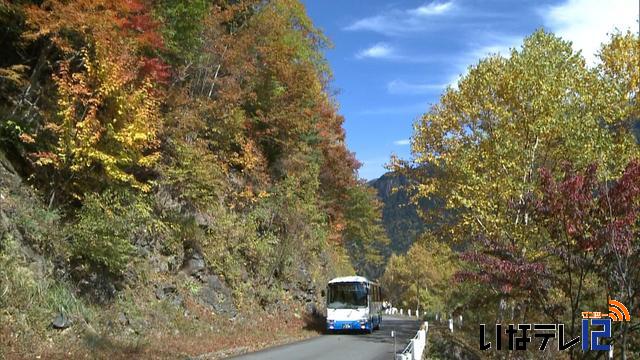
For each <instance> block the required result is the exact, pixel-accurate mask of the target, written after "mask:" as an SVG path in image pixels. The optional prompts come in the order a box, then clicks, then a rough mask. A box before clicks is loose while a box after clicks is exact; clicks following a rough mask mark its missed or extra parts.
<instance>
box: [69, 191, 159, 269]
mask: <svg viewBox="0 0 640 360" xmlns="http://www.w3.org/2000/svg"><path fill="white" fill-rule="evenodd" d="M150 221H151V208H150V206H149V204H148V203H147V202H146V201H145V199H143V198H141V197H139V196H137V195H133V194H132V193H128V192H115V191H105V192H104V193H103V194H100V195H96V194H92V195H90V196H87V198H86V199H85V202H84V205H83V207H82V209H81V210H80V211H79V213H78V222H77V223H75V224H74V225H72V226H71V227H70V235H71V236H72V238H73V245H72V256H73V257H74V258H75V259H76V260H81V261H82V262H86V263H88V264H89V265H92V266H98V267H103V268H104V269H106V270H107V271H108V272H109V273H110V274H112V275H116V276H117V275H121V274H122V273H123V272H124V270H125V269H126V267H127V265H128V264H129V261H130V260H131V255H132V254H133V251H134V246H133V245H132V243H131V240H132V239H131V238H132V236H133V235H134V232H135V231H136V230H137V229H139V228H140V227H143V226H145V227H146V226H147V225H149V224H150Z"/></svg>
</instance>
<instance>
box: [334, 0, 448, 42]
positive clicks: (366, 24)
mask: <svg viewBox="0 0 640 360" xmlns="http://www.w3.org/2000/svg"><path fill="white" fill-rule="evenodd" d="M454 7H455V6H454V4H453V2H452V1H448V2H432V3H429V4H425V5H422V6H420V7H418V8H415V9H407V10H392V11H389V12H388V13H386V14H384V15H376V16H371V17H367V18H364V19H360V20H358V21H356V22H354V23H353V24H351V25H349V26H347V27H346V28H345V30H350V31H356V30H365V31H373V32H377V33H381V34H385V35H397V34H402V33H408V32H416V31H424V30H426V29H428V26H429V24H430V21H431V20H432V18H433V17H435V16H442V15H444V14H447V13H450V12H451V11H452V9H453V8H454Z"/></svg>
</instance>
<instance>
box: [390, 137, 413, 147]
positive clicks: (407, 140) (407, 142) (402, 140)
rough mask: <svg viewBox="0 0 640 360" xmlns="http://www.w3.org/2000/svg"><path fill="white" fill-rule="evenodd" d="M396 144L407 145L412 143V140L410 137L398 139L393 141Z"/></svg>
mask: <svg viewBox="0 0 640 360" xmlns="http://www.w3.org/2000/svg"><path fill="white" fill-rule="evenodd" d="M393 144H394V145H398V146H406V145H409V144H411V140H409V139H401V140H396V141H394V142H393Z"/></svg>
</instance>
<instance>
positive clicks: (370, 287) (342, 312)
mask: <svg viewBox="0 0 640 360" xmlns="http://www.w3.org/2000/svg"><path fill="white" fill-rule="evenodd" d="M381 322H382V291H381V290H380V286H379V285H378V284H377V283H376V282H373V281H369V280H368V279H367V278H365V277H362V276H345V277H339V278H335V279H333V280H331V281H329V283H328V285H327V326H326V328H327V331H328V332H332V331H336V330H357V331H365V332H367V333H369V334H370V333H372V332H373V330H378V329H380V323H381Z"/></svg>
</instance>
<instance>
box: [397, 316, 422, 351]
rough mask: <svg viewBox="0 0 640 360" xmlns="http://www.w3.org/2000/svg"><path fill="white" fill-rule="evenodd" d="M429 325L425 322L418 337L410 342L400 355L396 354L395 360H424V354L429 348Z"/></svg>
mask: <svg viewBox="0 0 640 360" xmlns="http://www.w3.org/2000/svg"><path fill="white" fill-rule="evenodd" d="M428 332H429V323H428V322H426V321H425V322H424V324H423V325H422V326H421V327H420V330H418V332H417V333H416V336H415V337H414V338H413V339H411V340H409V345H407V347H406V348H405V349H404V350H403V351H402V353H400V354H396V359H395V360H422V354H423V353H424V349H425V348H426V346H427V333H428Z"/></svg>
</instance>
